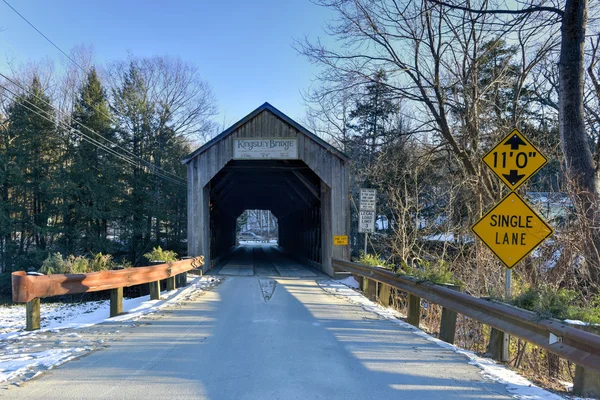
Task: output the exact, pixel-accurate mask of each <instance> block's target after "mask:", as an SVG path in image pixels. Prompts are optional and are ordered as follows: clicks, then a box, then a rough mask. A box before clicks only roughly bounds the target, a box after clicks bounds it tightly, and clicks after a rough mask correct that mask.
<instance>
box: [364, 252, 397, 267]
mask: <svg viewBox="0 0 600 400" xmlns="http://www.w3.org/2000/svg"><path fill="white" fill-rule="evenodd" d="M358 262H359V263H361V264H364V265H368V266H369V267H382V268H387V269H392V268H393V267H394V265H393V264H390V263H388V262H387V261H385V260H384V259H383V258H381V257H380V256H379V254H365V253H364V252H361V253H360V258H359V259H358Z"/></svg>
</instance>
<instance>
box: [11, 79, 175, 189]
mask: <svg viewBox="0 0 600 400" xmlns="http://www.w3.org/2000/svg"><path fill="white" fill-rule="evenodd" d="M0 76H2V77H4V78H5V79H6V80H8V81H10V82H12V83H13V84H14V85H16V86H18V87H19V88H21V89H22V90H24V91H26V92H29V93H30V94H32V95H33V96H34V97H35V98H36V99H38V100H40V101H41V102H43V103H44V104H46V105H47V106H49V107H50V108H52V109H53V110H54V111H55V112H56V113H57V114H63V115H64V114H65V113H62V112H61V111H59V110H58V109H57V108H56V107H54V106H53V105H52V104H51V103H49V102H48V101H46V100H44V99H42V98H41V97H39V96H38V95H36V94H35V93H33V92H32V91H31V90H30V89H27V88H25V87H23V86H22V85H21V84H19V83H18V82H16V81H14V80H12V79H11V78H9V77H7V76H6V75H4V74H3V73H1V72H0ZM5 89H6V88H5ZM7 90H8V89H7ZM8 91H9V92H11V91H10V90H8ZM11 93H13V92H11ZM13 94H14V93H13ZM30 104H31V103H30ZM88 106H90V107H91V105H89V104H88ZM73 121H74V122H75V123H77V124H78V125H80V126H81V127H83V128H85V129H87V130H88V131H89V132H90V133H92V134H94V135H96V136H98V137H100V138H101V139H103V140H105V141H106V142H108V143H110V144H111V145H113V146H115V147H117V148H119V149H121V150H122V151H124V152H125V153H127V154H129V155H130V156H131V157H133V158H135V159H138V160H139V161H140V162H142V163H143V164H145V165H146V166H147V167H148V168H150V169H153V170H158V171H160V173H162V174H165V175H171V176H173V177H174V178H175V179H180V180H181V181H182V182H183V179H182V178H181V177H179V176H178V175H177V174H174V173H172V172H169V171H166V170H164V169H162V168H160V167H158V166H155V165H153V164H152V163H151V162H150V161H147V160H145V159H143V158H142V157H140V156H138V155H136V154H134V153H132V152H131V151H129V150H127V149H125V148H124V147H122V146H119V145H118V144H117V143H115V142H113V141H111V140H109V139H107V138H105V137H104V136H102V135H101V134H99V133H97V132H95V131H94V130H93V129H92V128H90V127H88V126H86V125H84V124H82V123H81V122H79V121H77V120H73ZM71 129H74V128H72V127H71ZM103 145H104V144H103ZM105 146H106V145H105ZM111 150H112V151H115V152H116V150H115V149H111ZM131 157H129V158H131Z"/></svg>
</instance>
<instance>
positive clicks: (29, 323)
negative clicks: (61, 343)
mask: <svg viewBox="0 0 600 400" xmlns="http://www.w3.org/2000/svg"><path fill="white" fill-rule="evenodd" d="M25 307H26V311H25V318H26V323H25V330H26V331H35V330H37V329H40V299H39V298H35V299H32V300H30V301H28V302H27V303H26V306H25Z"/></svg>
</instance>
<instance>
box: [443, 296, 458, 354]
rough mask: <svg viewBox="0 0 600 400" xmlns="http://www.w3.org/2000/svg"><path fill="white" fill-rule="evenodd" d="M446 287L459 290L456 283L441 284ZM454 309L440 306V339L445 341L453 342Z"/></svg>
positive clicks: (454, 327)
mask: <svg viewBox="0 0 600 400" xmlns="http://www.w3.org/2000/svg"><path fill="white" fill-rule="evenodd" d="M443 286H445V287H447V288H448V289H452V290H459V287H458V286H456V285H443ZM456 317H457V313H456V311H452V310H449V309H447V308H446V307H443V308H442V320H441V322H440V339H441V340H443V341H444V342H446V343H450V344H454V336H455V335H456Z"/></svg>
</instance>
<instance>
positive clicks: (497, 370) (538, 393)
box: [319, 277, 577, 400]
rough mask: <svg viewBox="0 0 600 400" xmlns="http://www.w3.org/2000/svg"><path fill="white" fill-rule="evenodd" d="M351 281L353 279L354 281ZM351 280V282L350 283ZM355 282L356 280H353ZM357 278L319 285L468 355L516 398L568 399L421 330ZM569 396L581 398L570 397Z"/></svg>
mask: <svg viewBox="0 0 600 400" xmlns="http://www.w3.org/2000/svg"><path fill="white" fill-rule="evenodd" d="M350 280H351V281H350ZM347 281H348V282H347ZM352 281H353V282H352ZM354 282H356V280H354V278H353V277H348V278H346V279H344V280H342V281H335V280H327V281H319V285H320V286H321V288H323V290H325V291H327V292H329V293H332V294H335V295H338V296H343V297H345V298H347V299H348V300H349V301H350V302H351V303H354V304H358V305H360V306H362V308H363V309H364V310H365V311H370V312H374V313H376V314H378V315H380V316H381V317H383V318H386V319H388V320H391V321H393V322H394V323H396V324H398V325H400V326H401V327H403V328H405V329H409V330H410V331H411V332H412V333H414V334H415V335H417V336H420V337H422V338H424V339H427V340H428V341H430V342H433V343H435V344H437V345H438V346H440V347H443V348H445V349H449V350H452V351H454V352H455V353H458V354H461V355H463V356H466V357H467V358H468V359H469V364H472V365H475V366H477V367H479V368H480V369H481V370H482V371H481V374H482V375H483V376H484V377H485V378H486V379H490V380H493V381H495V382H498V383H502V384H504V385H505V386H506V388H507V390H508V392H509V393H510V394H511V395H512V396H513V397H514V398H516V399H527V400H564V399H563V397H561V396H558V395H556V394H554V393H551V392H549V391H547V390H544V389H542V388H540V387H538V386H536V385H535V384H534V383H532V382H531V381H529V380H527V379H525V378H523V377H522V376H521V375H519V374H517V373H516V372H514V371H512V370H510V369H508V368H506V367H505V366H504V365H501V364H498V363H496V362H495V361H494V360H491V359H489V358H484V357H480V356H478V355H477V354H475V353H473V352H472V351H468V350H464V349H461V348H459V347H457V346H455V345H452V344H449V343H446V342H444V341H442V340H439V339H437V338H434V337H432V336H430V335H428V334H427V333H425V332H423V331H422V330H420V329H417V328H415V327H414V326H412V325H410V324H408V323H406V322H404V321H402V320H400V318H406V317H405V316H403V315H401V314H400V313H399V312H398V311H396V310H394V309H391V308H385V307H383V306H381V305H379V304H377V303H374V302H372V301H371V300H369V299H367V298H366V297H365V296H363V295H362V293H360V292H357V291H356V290H353V289H354V288H356V289H357V288H358V283H356V284H355V283H354ZM569 399H577V398H574V397H571V396H569Z"/></svg>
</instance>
